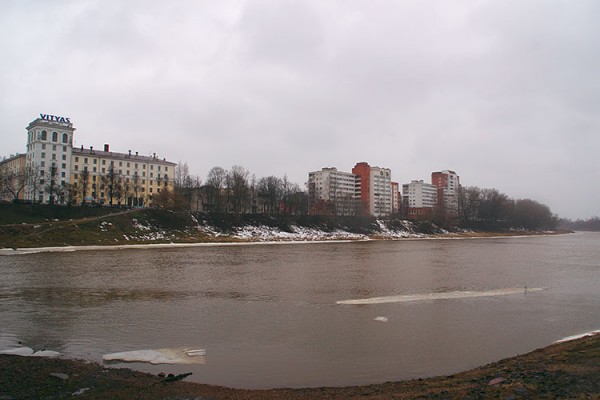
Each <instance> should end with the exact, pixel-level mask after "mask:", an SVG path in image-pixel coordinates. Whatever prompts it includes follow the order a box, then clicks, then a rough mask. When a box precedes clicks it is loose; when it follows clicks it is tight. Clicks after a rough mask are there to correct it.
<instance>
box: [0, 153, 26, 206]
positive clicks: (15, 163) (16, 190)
mask: <svg viewBox="0 0 600 400" xmlns="http://www.w3.org/2000/svg"><path fill="white" fill-rule="evenodd" d="M26 171H27V169H26V158H25V154H15V155H14V156H10V157H9V158H7V159H5V160H2V161H0V201H14V200H23V199H24V198H25V184H26V183H27V181H26V179H27V174H26Z"/></svg>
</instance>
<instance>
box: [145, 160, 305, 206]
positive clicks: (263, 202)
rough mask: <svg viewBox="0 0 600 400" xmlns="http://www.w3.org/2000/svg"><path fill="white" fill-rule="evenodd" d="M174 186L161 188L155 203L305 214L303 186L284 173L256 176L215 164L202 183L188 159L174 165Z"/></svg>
mask: <svg viewBox="0 0 600 400" xmlns="http://www.w3.org/2000/svg"><path fill="white" fill-rule="evenodd" d="M173 183H174V190H173V191H172V192H167V191H162V192H161V193H159V194H158V195H156V196H155V197H154V199H153V204H155V205H157V206H160V207H164V208H170V209H174V210H191V211H207V212H217V213H223V212H228V213H260V214H306V212H307V208H308V200H307V196H306V194H305V193H304V192H303V191H302V189H301V188H300V186H299V185H298V184H296V183H292V182H290V181H289V180H288V178H287V176H286V175H284V176H283V177H282V178H279V177H276V176H267V177H263V178H259V179H257V178H256V176H255V175H254V174H251V173H250V171H248V170H247V169H245V168H244V167H242V166H240V165H234V166H232V167H231V169H229V170H225V169H224V168H222V167H218V166H217V167H213V168H211V169H210V171H209V172H208V174H207V177H206V180H205V182H204V183H203V182H202V179H201V178H200V177H199V176H194V175H191V174H190V173H189V167H188V165H187V163H181V162H180V163H179V164H178V165H177V167H176V168H175V177H174V182H173Z"/></svg>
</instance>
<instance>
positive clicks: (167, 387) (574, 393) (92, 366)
mask: <svg viewBox="0 0 600 400" xmlns="http://www.w3.org/2000/svg"><path fill="white" fill-rule="evenodd" d="M0 371H1V372H0V400H16V399H67V398H69V399H152V400H154V399H161V400H162V399H165V400H183V399H203V400H209V399H240V400H243V399H292V400H293V399H504V400H510V399H514V400H516V399H600V335H595V336H589V337H584V338H580V339H576V340H571V341H568V342H564V343H558V344H553V345H551V346H548V347H546V348H543V349H539V350H536V351H533V352H531V353H528V354H525V355H520V356H517V357H514V358H509V359H505V360H502V361H499V362H496V363H492V364H489V365H486V366H483V367H480V368H476V369H474V370H471V371H467V372H461V373H457V374H455V375H451V376H445V377H437V378H430V379H418V380H412V381H406V382H388V383H382V384H376V385H368V386H354V387H324V388H308V389H270V390H240V389H230V388H224V387H218V386H209V385H203V384H198V383H191V382H186V381H185V379H180V380H177V379H176V378H175V379H173V378H171V379H169V378H168V377H159V376H156V375H151V374H147V373H143V372H138V371H133V370H129V369H124V368H119V369H116V368H107V367H106V366H103V365H99V364H96V363H91V362H86V361H81V360H70V359H65V358H41V357H21V356H12V355H0Z"/></svg>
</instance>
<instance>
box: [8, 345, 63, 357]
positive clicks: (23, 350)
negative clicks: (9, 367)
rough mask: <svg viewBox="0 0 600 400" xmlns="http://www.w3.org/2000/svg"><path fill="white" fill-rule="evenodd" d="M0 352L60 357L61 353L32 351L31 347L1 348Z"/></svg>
mask: <svg viewBox="0 0 600 400" xmlns="http://www.w3.org/2000/svg"><path fill="white" fill-rule="evenodd" d="M0 354H10V355H15V356H24V357H60V356H62V354H61V353H59V352H58V351H53V350H39V351H34V350H33V349H32V348H31V347H16V348H14V349H7V350H1V351H0Z"/></svg>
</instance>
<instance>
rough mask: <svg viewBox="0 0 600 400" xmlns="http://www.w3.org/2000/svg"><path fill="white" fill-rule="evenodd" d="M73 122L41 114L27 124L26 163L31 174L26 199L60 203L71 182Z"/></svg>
mask: <svg viewBox="0 0 600 400" xmlns="http://www.w3.org/2000/svg"><path fill="white" fill-rule="evenodd" d="M74 131H75V128H73V124H71V121H70V120H69V118H65V117H57V116H55V115H48V114H40V118H37V119H36V120H34V121H33V122H31V123H30V124H29V126H27V153H26V164H27V168H28V170H29V171H35V175H34V176H30V177H29V181H28V184H27V186H26V189H25V200H30V201H36V202H40V203H46V202H50V198H51V197H52V198H53V200H52V201H54V202H57V203H58V202H60V199H59V196H60V191H59V190H57V189H58V188H60V187H64V186H65V184H68V183H69V181H70V172H71V154H72V149H73V132H74Z"/></svg>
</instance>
